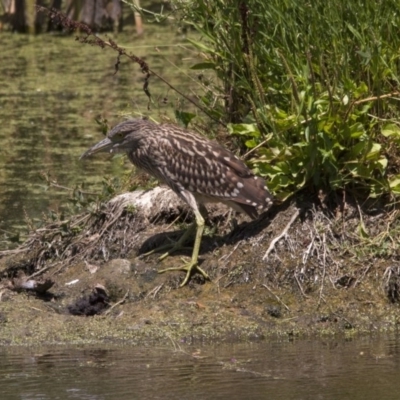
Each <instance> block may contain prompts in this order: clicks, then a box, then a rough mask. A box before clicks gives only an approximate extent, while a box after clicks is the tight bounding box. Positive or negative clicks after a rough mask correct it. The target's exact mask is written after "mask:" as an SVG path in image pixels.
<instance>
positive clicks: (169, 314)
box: [0, 187, 400, 336]
mask: <svg viewBox="0 0 400 400" xmlns="http://www.w3.org/2000/svg"><path fill="white" fill-rule="evenodd" d="M191 220H192V215H191V213H190V211H189V210H188V209H187V207H186V206H185V205H184V204H183V203H181V202H180V201H179V199H178V198H177V197H176V196H175V194H173V193H172V192H171V191H170V190H169V189H167V188H164V187H158V188H155V189H152V190H148V191H136V192H133V193H127V194H123V195H120V196H117V197H115V198H114V199H113V200H111V201H110V202H108V203H107V204H106V205H104V206H103V207H102V208H100V209H98V210H96V211H95V212H93V213H91V214H89V213H87V214H81V215H77V216H75V217H73V218H71V219H70V220H69V221H60V222H58V223H53V224H50V225H48V226H46V227H45V228H42V229H38V230H37V231H34V232H32V234H31V235H30V237H29V239H28V240H27V241H26V242H25V243H24V244H23V245H21V246H20V247H19V248H17V249H15V250H12V251H4V252H1V253H0V256H2V258H1V259H0V274H1V275H0V276H1V282H0V285H1V286H0V292H1V294H2V297H1V301H2V302H3V303H4V302H5V303H8V305H9V306H10V307H11V308H10V311H9V313H10V315H13V313H14V312H17V311H16V310H14V309H13V307H12V304H14V302H15V304H17V303H18V304H20V306H22V304H21V303H19V302H18V301H16V299H17V297H18V296H21V291H22V292H30V293H32V294H33V295H34V297H36V298H37V301H43V300H46V301H48V302H50V303H51V304H52V309H53V310H56V312H57V313H58V314H60V315H64V316H65V315H67V314H73V315H96V314H103V315H104V316H105V315H107V316H105V317H104V318H116V317H117V316H118V315H121V313H128V314H129V315H132V317H133V316H137V315H140V316H142V318H145V316H147V315H150V317H149V318H150V320H152V324H154V323H160V321H164V320H165V319H166V318H167V319H168V318H174V317H173V316H174V315H175V314H176V313H178V314H179V315H182V312H183V314H184V315H186V313H189V314H188V315H187V318H189V317H190V318H189V320H186V319H185V318H184V320H183V322H182V321H181V323H182V324H185V323H189V322H190V324H189V325H190V326H191V328H190V329H191V330H193V329H195V328H193V319H197V318H200V319H201V321H202V322H201V324H200V326H203V325H202V324H204V325H205V326H209V325H210V326H213V327H215V316H216V315H217V314H218V316H219V318H222V319H223V320H224V321H225V322H224V324H225V325H224V326H225V328H226V329H227V327H228V326H229V327H230V329H231V330H232V329H233V330H239V331H241V332H243V330H245V331H246V329H247V328H248V324H249V320H251V322H252V325H251V326H252V329H251V332H252V334H254V332H255V331H256V332H263V333H262V335H265V330H268V331H270V332H274V331H276V329H279V330H282V329H283V330H284V331H285V332H289V331H293V329H294V330H299V331H301V332H310V331H315V330H317V331H318V330H319V331H321V330H333V331H337V330H342V329H345V330H348V329H355V328H357V329H359V330H365V329H368V328H367V327H371V326H380V327H381V328H382V327H384V329H387V326H388V324H389V325H390V326H395V325H396V324H397V317H396V318H395V317H394V316H393V315H394V314H395V313H396V312H397V311H396V310H397V308H398V304H399V303H400V272H399V267H398V265H399V256H398V243H397V240H396V237H398V236H396V235H397V229H398V211H396V210H393V209H392V210H391V211H390V212H386V211H385V210H384V209H378V208H372V207H370V208H368V209H367V208H366V207H364V208H363V207H361V206H359V205H358V204H357V202H356V201H354V202H350V201H349V200H347V201H346V202H345V203H339V204H337V205H335V206H334V207H332V206H328V205H326V204H324V203H322V202H321V199H314V200H313V199H312V198H311V199H310V198H305V197H304V196H303V198H300V197H299V198H298V199H297V200H292V201H288V202H286V203H284V204H281V205H276V206H274V207H273V208H272V209H271V210H269V211H268V212H266V213H265V214H263V215H262V216H260V218H259V219H258V220H257V221H253V222H247V221H246V220H239V221H237V222H235V220H232V218H231V212H230V211H229V210H227V209H225V208H223V207H222V206H216V205H214V206H212V207H210V208H209V216H208V230H207V231H206V235H205V237H204V240H203V243H202V249H201V254H200V259H201V260H202V261H203V262H202V264H201V267H202V268H204V269H205V270H206V271H207V273H208V274H209V275H210V277H211V282H205V281H204V279H203V278H202V277H200V276H193V277H192V279H191V281H190V284H189V285H188V287H186V288H184V289H178V286H179V283H180V279H181V275H180V274H179V273H172V272H171V273H167V274H162V275H160V274H157V270H158V269H161V267H168V266H173V265H174V264H176V263H177V262H180V258H181V256H187V255H188V254H190V249H189V250H188V252H186V251H183V252H182V253H181V254H179V253H178V254H176V255H173V256H171V257H169V258H168V259H167V260H166V261H163V262H162V263H158V262H157V255H152V256H150V257H146V258H143V257H141V254H143V253H145V252H147V251H149V250H151V249H152V248H154V247H157V246H159V245H160V244H162V243H163V242H165V241H166V240H168V239H172V238H175V237H178V236H179V235H180V233H181V228H182V229H183V228H184V227H183V226H181V225H182V224H184V225H185V224H187V223H189V222H191ZM27 285H28V286H29V287H28V286H27ZM35 287H36V288H40V289H41V290H42V289H43V288H44V287H46V291H48V292H49V293H50V292H51V294H52V295H51V296H43V293H40V292H38V291H35V289H34V288H35ZM99 288H101V289H99ZM12 293H14V294H12ZM99 293H100V294H99ZM16 296H17V297H16ZM20 299H21V298H20ZM188 299H191V300H190V301H193V304H194V305H195V309H197V310H198V311H196V312H195V314H193V309H192V308H191V307H192V306H190V307H189V309H191V310H192V311H190V312H189V309H185V311H182V310H181V308H180V307H181V304H182V302H183V303H185V304H186V308H187V304H188V303H187V302H188V301H189V300H188ZM149 308H150V309H152V310H153V311H152V312H149ZM154 310H156V311H154ZM233 310H234V311H233ZM382 310H384V312H383V311H382ZM19 312H20V309H19ZM215 312H217V314H215ZM232 312H233V313H234V315H232ZM106 313H107V314H106ZM190 315H191V316H190ZM70 318H76V317H70ZM146 318H147V317H146ZM152 318H153V319H152ZM9 319H10V318H7V320H9ZM11 319H12V318H11ZM146 321H147V319H146ZM226 321H228V322H226ZM231 324H233V325H234V327H232V326H231ZM145 325H146V326H147V323H146V324H145ZM150 325H151V324H150ZM117 326H118V324H117V325H116V327H117ZM153 327H154V326H153ZM328 328H329V329H328ZM196 329H197V328H196ZM196 329H195V330H196ZM218 329H221V327H219V328H218ZM224 332H225V331H224ZM214 333H215V332H214ZM168 334H169V335H171V332H169V333H168ZM225 334H226V332H225V333H224V335H225ZM249 335H250V334H249ZM210 336H213V334H211V333H210ZM222 336H223V335H222ZM250 336H251V335H250Z"/></svg>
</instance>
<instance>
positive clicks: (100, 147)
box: [80, 138, 115, 160]
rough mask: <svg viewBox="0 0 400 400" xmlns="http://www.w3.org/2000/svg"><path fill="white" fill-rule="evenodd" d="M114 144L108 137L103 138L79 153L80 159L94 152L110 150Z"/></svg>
mask: <svg viewBox="0 0 400 400" xmlns="http://www.w3.org/2000/svg"><path fill="white" fill-rule="evenodd" d="M114 146H115V143H113V142H112V141H111V140H110V139H109V138H105V139H103V140H102V141H101V142H99V143H96V144H95V145H94V146H92V147H91V148H90V149H89V150H87V151H85V152H84V153H83V154H82V155H81V157H80V160H82V158H86V157H90V156H91V155H93V154H96V153H100V152H105V151H110V150H112V148H113V147H114Z"/></svg>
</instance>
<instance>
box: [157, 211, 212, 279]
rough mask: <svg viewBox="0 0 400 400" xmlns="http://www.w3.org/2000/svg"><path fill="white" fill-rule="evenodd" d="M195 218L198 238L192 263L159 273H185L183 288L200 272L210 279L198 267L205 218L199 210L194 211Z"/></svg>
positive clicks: (195, 242)
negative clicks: (191, 277)
mask: <svg viewBox="0 0 400 400" xmlns="http://www.w3.org/2000/svg"><path fill="white" fill-rule="evenodd" d="M194 213H195V217H196V226H197V229H196V238H195V241H194V246H193V252H192V258H191V260H190V262H188V263H187V264H184V265H182V266H181V267H172V268H166V269H162V270H160V271H158V273H160V274H162V273H163V272H166V271H185V272H186V276H185V279H184V280H183V282H182V283H181V285H180V286H181V287H182V286H185V285H186V283H188V281H189V278H190V276H191V275H192V274H193V273H194V272H199V273H200V274H202V275H203V276H204V278H205V279H210V278H209V276H208V275H207V273H206V272H205V271H204V270H203V269H201V268H200V267H199V266H198V258H199V251H200V244H201V238H202V236H203V231H204V218H203V217H202V215H201V214H200V211H199V210H197V208H196V209H195V210H194Z"/></svg>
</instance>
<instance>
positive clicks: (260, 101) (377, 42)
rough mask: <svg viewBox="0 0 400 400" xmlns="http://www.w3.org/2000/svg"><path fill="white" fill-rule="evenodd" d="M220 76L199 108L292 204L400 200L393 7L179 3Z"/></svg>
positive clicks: (389, 2) (399, 42)
mask: <svg viewBox="0 0 400 400" xmlns="http://www.w3.org/2000/svg"><path fill="white" fill-rule="evenodd" d="M172 4H173V6H174V8H175V11H176V13H177V14H178V15H179V16H180V19H181V21H182V22H183V23H184V24H188V25H190V26H192V27H193V28H195V29H196V30H197V31H198V32H200V34H201V36H202V39H201V40H198V41H192V43H193V44H194V45H195V46H196V47H197V48H198V50H199V51H200V52H201V54H202V56H203V58H204V60H203V61H202V62H201V63H198V64H196V65H194V66H193V67H192V68H193V69H195V70H204V71H205V70H212V71H213V72H214V73H215V75H214V76H216V78H214V79H208V80H205V81H204V86H205V89H206V92H205V94H204V96H202V97H201V102H202V104H203V105H204V106H205V107H206V108H207V109H208V114H212V115H213V116H215V117H218V118H219V119H220V120H221V121H224V122H227V123H229V125H228V126H229V131H230V133H231V134H232V135H236V136H239V137H240V138H241V140H242V143H243V145H244V149H245V151H246V152H247V153H246V156H247V157H250V156H251V160H250V161H251V163H252V164H253V166H254V168H255V170H256V172H257V173H259V174H260V175H262V176H265V177H268V178H269V187H270V189H271V190H272V191H273V192H275V194H277V196H278V197H280V198H282V199H284V198H286V197H288V196H289V195H291V194H293V193H295V192H296V191H298V190H299V189H302V188H304V187H312V188H314V189H317V190H323V191H330V190H337V189H346V190H349V189H353V190H357V192H358V193H362V194H364V195H366V196H372V197H380V196H383V195H388V194H389V195H393V196H396V195H399V194H400V174H398V172H397V170H398V168H396V167H397V165H398V164H399V163H400V158H399V151H398V144H399V142H400V125H399V122H398V119H399V118H398V117H399V110H398V101H399V95H400V91H399V78H398V75H399V71H398V69H399V51H398V49H399V48H400V39H399V35H398V27H399V26H400V13H399V12H398V4H397V2H396V1H395V0H385V1H374V2H367V3H365V2H364V1H361V0H355V1H344V0H340V1H338V2H334V3H333V2H326V1H322V0H317V1H314V2H312V3H310V2H308V1H298V0H285V1H281V0H271V1H268V2H265V1H264V0H249V1H236V0H205V1H201V2H199V1H177V0H176V1H175V0H173V1H172Z"/></svg>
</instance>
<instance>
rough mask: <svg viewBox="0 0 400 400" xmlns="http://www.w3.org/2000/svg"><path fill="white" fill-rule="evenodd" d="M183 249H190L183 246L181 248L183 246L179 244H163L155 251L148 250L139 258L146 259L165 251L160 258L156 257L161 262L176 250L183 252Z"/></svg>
mask: <svg viewBox="0 0 400 400" xmlns="http://www.w3.org/2000/svg"><path fill="white" fill-rule="evenodd" d="M184 249H190V247H185V246H183V244H181V243H179V242H173V241H171V243H168V244H164V245H162V246H159V247H156V248H155V249H153V250H150V251H148V252H147V253H144V254H142V255H141V256H140V257H147V256H150V255H152V254H154V253H159V252H163V251H166V250H167V251H166V253H164V254H162V255H161V256H160V257H158V260H159V261H162V260H164V259H165V258H167V257H168V256H170V255H171V254H172V253H175V252H176V251H178V250H184Z"/></svg>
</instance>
